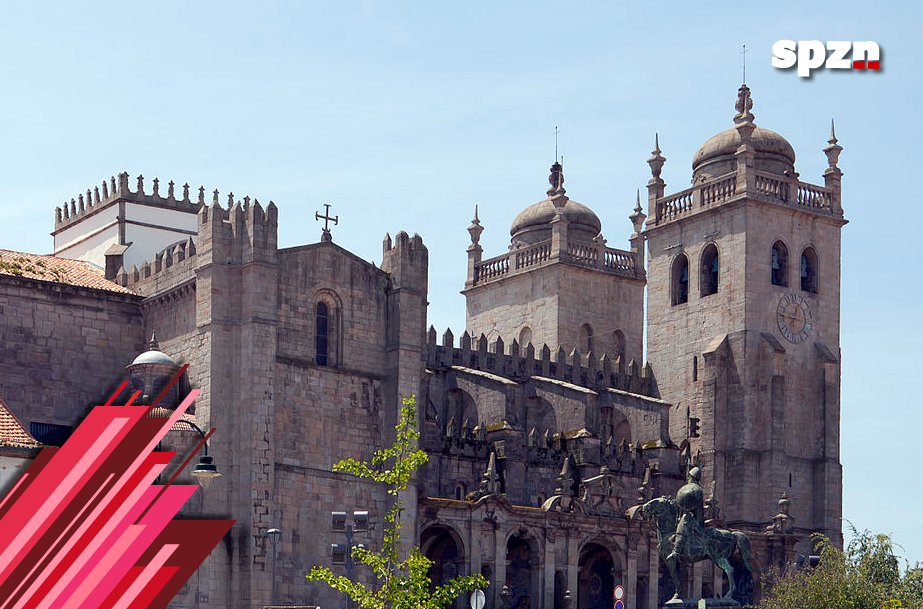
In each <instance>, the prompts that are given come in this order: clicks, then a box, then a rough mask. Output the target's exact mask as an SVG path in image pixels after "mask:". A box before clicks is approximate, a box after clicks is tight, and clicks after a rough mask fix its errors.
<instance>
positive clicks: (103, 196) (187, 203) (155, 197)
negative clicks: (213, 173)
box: [54, 171, 217, 231]
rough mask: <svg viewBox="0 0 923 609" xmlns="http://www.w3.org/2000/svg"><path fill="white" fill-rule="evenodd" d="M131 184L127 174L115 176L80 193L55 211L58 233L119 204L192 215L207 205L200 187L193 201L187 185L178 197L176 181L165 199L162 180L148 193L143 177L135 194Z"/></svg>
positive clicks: (138, 180) (202, 188)
mask: <svg viewBox="0 0 923 609" xmlns="http://www.w3.org/2000/svg"><path fill="white" fill-rule="evenodd" d="M129 181H130V178H129V176H128V173H127V172H124V171H123V172H121V173H120V174H119V175H118V177H117V178H116V176H112V177H110V178H109V180H103V181H102V183H101V184H100V185H99V186H94V187H93V188H92V189H90V188H87V190H86V192H85V193H80V194H78V195H77V196H76V197H74V198H72V199H71V200H70V201H65V202H64V204H63V205H61V206H59V207H56V208H55V212H54V215H55V218H54V219H55V223H54V226H55V231H58V230H60V229H64V228H67V227H68V226H71V225H72V224H74V223H76V222H78V221H79V220H80V219H82V218H85V217H87V216H90V215H91V214H93V213H95V212H96V211H98V210H100V209H103V208H105V207H108V206H109V205H110V204H112V203H116V202H118V201H128V202H132V203H143V204H147V205H156V206H158V207H164V208H167V209H175V210H177V211H184V212H190V213H196V212H198V211H199V208H201V207H202V206H203V205H205V187H204V186H200V187H199V190H198V197H197V198H196V199H195V200H193V199H192V198H190V187H189V184H188V183H186V184H183V185H182V186H181V187H180V189H181V190H182V192H181V193H180V194H179V195H177V192H176V186H175V184H174V182H173V180H170V181H169V182H168V183H167V189H166V190H167V193H166V196H163V195H161V194H160V180H159V179H157V178H154V179H153V180H152V182H151V190H150V192H149V193H148V192H145V190H144V176H142V175H138V176H137V177H136V178H135V189H134V190H131V188H130V187H129ZM216 192H217V191H216Z"/></svg>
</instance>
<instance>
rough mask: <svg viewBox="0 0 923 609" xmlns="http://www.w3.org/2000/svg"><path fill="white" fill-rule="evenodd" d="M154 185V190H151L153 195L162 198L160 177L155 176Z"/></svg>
mask: <svg viewBox="0 0 923 609" xmlns="http://www.w3.org/2000/svg"><path fill="white" fill-rule="evenodd" d="M153 185H154V186H153V188H154V190H153V192H151V196H153V197H154V198H155V199H159V198H160V179H159V178H154V182H153Z"/></svg>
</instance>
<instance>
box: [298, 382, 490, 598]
mask: <svg viewBox="0 0 923 609" xmlns="http://www.w3.org/2000/svg"><path fill="white" fill-rule="evenodd" d="M416 419H417V409H416V399H415V398H413V397H411V398H409V399H405V400H404V401H403V405H402V407H401V416H400V420H399V421H398V423H397V426H396V427H395V429H396V431H397V439H396V440H395V442H394V444H393V445H392V446H390V447H388V448H383V449H380V450H377V451H375V454H374V455H372V459H371V462H370V463H365V462H362V461H357V460H355V459H352V458H350V459H344V460H343V461H340V462H339V463H337V464H336V465H334V466H333V471H335V472H340V473H348V474H352V475H354V476H356V477H358V478H365V479H367V480H372V481H374V482H377V483H381V484H385V485H387V487H388V491H387V492H388V494H389V495H391V496H392V497H394V502H393V504H392V506H391V508H390V509H389V510H388V511H387V512H386V513H385V515H384V522H385V526H384V534H383V536H382V543H381V549H380V550H379V551H377V552H375V551H372V550H369V549H367V548H363V547H356V548H353V549H352V557H353V558H354V559H355V560H356V561H357V562H358V563H361V564H364V565H366V566H367V567H369V568H370V569H371V571H372V573H373V574H374V575H375V578H376V580H377V582H378V584H377V585H376V586H374V587H371V588H370V587H367V586H365V585H364V584H362V583H360V582H354V581H351V580H349V579H348V578H346V577H343V576H342V575H336V574H335V573H333V571H331V570H330V569H328V568H326V567H314V568H312V569H311V572H310V573H308V575H307V577H308V579H311V580H315V581H322V582H324V583H326V584H327V585H328V586H330V587H331V588H334V589H336V590H339V591H340V592H342V593H344V594H347V595H348V596H349V597H350V598H351V599H352V600H353V601H355V602H356V603H357V604H358V605H359V606H360V607H362V608H363V609H414V608H417V607H422V608H425V609H440V608H442V607H445V606H446V605H448V604H449V603H451V602H453V601H454V600H455V599H456V598H458V596H460V595H461V594H463V593H465V592H467V591H470V590H473V589H475V588H486V587H487V585H488V583H487V580H485V579H484V577H483V576H482V575H465V576H462V577H457V578H455V579H453V580H451V581H449V582H446V583H444V584H442V585H440V586H435V587H433V586H432V584H431V582H430V579H429V570H430V568H431V567H432V566H433V564H434V563H433V561H431V560H430V559H428V558H426V557H425V556H424V555H423V553H422V552H420V548H418V547H414V548H412V549H411V550H410V554H409V555H408V556H407V558H405V559H403V560H402V559H401V557H400V542H401V533H400V532H401V528H402V525H401V514H402V513H403V512H404V509H405V508H404V506H403V504H402V502H401V500H400V494H401V492H402V491H405V490H406V489H407V485H408V484H409V483H410V480H411V479H412V477H413V474H414V472H415V471H416V470H417V469H418V468H419V467H420V466H421V465H423V464H424V463H426V461H427V460H428V459H429V456H428V455H427V454H426V452H425V451H423V450H420V449H419V448H417V447H416V446H417V440H418V439H419V438H420V433H419V432H418V431H417V429H416ZM431 588H432V589H431Z"/></svg>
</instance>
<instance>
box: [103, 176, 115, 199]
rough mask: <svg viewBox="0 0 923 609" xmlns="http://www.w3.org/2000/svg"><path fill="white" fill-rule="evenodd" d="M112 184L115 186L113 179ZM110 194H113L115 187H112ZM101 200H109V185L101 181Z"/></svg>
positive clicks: (113, 179)
mask: <svg viewBox="0 0 923 609" xmlns="http://www.w3.org/2000/svg"><path fill="white" fill-rule="evenodd" d="M112 183H113V184H115V178H112ZM112 192H115V186H113V187H112ZM103 198H104V199H108V198H109V185H108V184H107V183H106V181H105V180H103Z"/></svg>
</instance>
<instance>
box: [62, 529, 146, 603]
mask: <svg viewBox="0 0 923 609" xmlns="http://www.w3.org/2000/svg"><path fill="white" fill-rule="evenodd" d="M144 528H145V527H144V525H141V524H130V525H128V527H127V528H126V529H125V531H123V532H122V535H121V536H119V538H118V539H117V540H116V541H115V543H113V544H111V545H110V546H109V551H108V552H106V553H105V555H104V556H103V557H102V560H100V561H99V562H98V563H96V566H95V567H94V568H93V569H92V570H91V571H90V572H89V573H88V574H87V576H86V577H85V578H84V579H83V581H82V582H80V585H79V586H77V589H76V590H74V593H73V594H72V595H71V596H70V598H68V599H67V600H66V601H59V602H60V603H61V604H64V603H65V602H66V604H67V606H68V607H77V606H79V605H80V603H82V602H83V601H84V600H85V599H86V597H87V596H89V595H90V593H91V592H93V589H94V588H95V587H96V586H97V584H99V582H100V580H102V579H103V578H104V577H105V576H106V573H108V572H109V571H110V570H111V569H112V566H113V565H114V564H115V563H116V561H118V560H119V559H120V558H122V557H123V556H124V554H125V551H126V550H127V549H128V548H129V547H131V544H133V543H134V542H135V540H136V539H137V538H138V536H139V535H140V534H141V533H142V532H143V531H144ZM129 564H130V563H129ZM62 597H63V595H62ZM103 598H105V597H103ZM97 605H98V603H97Z"/></svg>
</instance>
